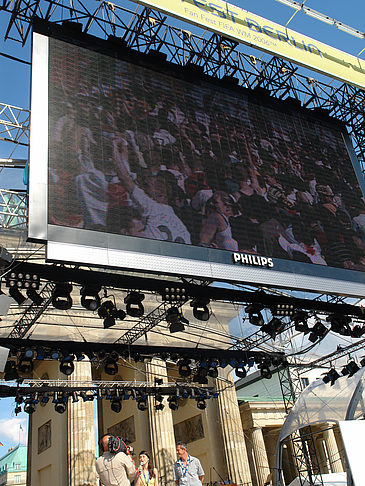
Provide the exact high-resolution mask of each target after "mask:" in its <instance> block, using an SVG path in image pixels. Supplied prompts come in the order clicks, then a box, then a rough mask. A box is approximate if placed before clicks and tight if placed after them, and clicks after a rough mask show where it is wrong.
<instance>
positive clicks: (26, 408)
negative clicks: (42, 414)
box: [24, 398, 35, 415]
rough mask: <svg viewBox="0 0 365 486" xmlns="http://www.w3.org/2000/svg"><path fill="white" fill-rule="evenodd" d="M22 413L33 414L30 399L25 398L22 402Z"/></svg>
mask: <svg viewBox="0 0 365 486" xmlns="http://www.w3.org/2000/svg"><path fill="white" fill-rule="evenodd" d="M24 412H25V413H27V414H29V415H31V414H32V413H34V412H35V404H34V403H33V400H32V399H31V398H27V399H26V400H25V402H24Z"/></svg>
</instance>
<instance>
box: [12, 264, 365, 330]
mask: <svg viewBox="0 0 365 486" xmlns="http://www.w3.org/2000/svg"><path fill="white" fill-rule="evenodd" d="M14 266H16V268H17V271H18V272H23V273H36V274H37V275H39V277H40V279H41V280H42V279H44V280H47V281H50V282H73V283H75V284H79V285H85V284H98V285H101V286H102V287H108V288H116V289H120V290H126V291H128V290H133V289H139V290H140V291H151V292H158V293H162V292H164V289H165V288H166V287H176V288H177V287H179V288H180V289H186V292H187V294H188V295H189V296H191V297H192V298H194V297H200V298H204V297H205V298H209V299H211V300H216V301H221V302H233V303H261V304H263V305H264V306H265V307H271V306H273V305H278V304H293V305H294V307H295V308H296V309H304V310H312V311H318V312H324V313H342V314H344V315H349V316H354V317H358V318H363V319H365V314H364V312H365V309H364V308H362V307H360V306H354V305H351V304H345V303H339V304H338V303H333V302H324V301H321V300H309V299H299V298H295V297H290V298H288V297H284V296H281V295H274V294H268V293H265V292H250V291H244V290H236V289H230V288H223V287H213V286H202V285H195V284H189V283H187V282H186V283H184V282H177V281H169V280H160V279H157V278H146V277H136V276H129V275H121V274H117V273H107V272H100V271H90V270H81V269H74V268H67V267H61V266H57V265H47V264H45V265H43V264H37V263H30V262H24V261H21V260H15V261H14ZM136 332H137V330H136ZM138 332H141V330H140V329H138ZM142 335H143V333H142Z"/></svg>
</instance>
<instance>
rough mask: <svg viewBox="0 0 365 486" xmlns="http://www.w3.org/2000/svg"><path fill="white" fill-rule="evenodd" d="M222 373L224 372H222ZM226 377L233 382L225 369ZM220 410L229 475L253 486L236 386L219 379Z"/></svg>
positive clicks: (224, 451) (233, 479)
mask: <svg viewBox="0 0 365 486" xmlns="http://www.w3.org/2000/svg"><path fill="white" fill-rule="evenodd" d="M221 373H222V372H221ZM223 373H224V375H225V378H226V379H228V380H230V381H231V382H232V384H233V378H232V373H231V371H228V372H227V371H226V370H223ZM216 384H217V390H218V391H219V392H220V393H219V396H218V411H219V417H220V426H221V430H222V437H223V447H222V450H223V453H224V456H225V462H226V465H227V475H228V476H229V478H230V479H231V480H232V481H233V482H234V483H236V484H242V485H244V486H251V485H252V479H251V473H250V465H249V462H248V456H247V449H246V442H245V436H244V433H243V429H242V422H241V416H240V411H239V408H238V401H237V395H236V390H235V387H234V386H229V384H228V383H227V382H225V381H223V380H219V379H217V382H216Z"/></svg>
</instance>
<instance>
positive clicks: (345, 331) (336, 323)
mask: <svg viewBox="0 0 365 486" xmlns="http://www.w3.org/2000/svg"><path fill="white" fill-rule="evenodd" d="M326 321H327V322H329V323H330V324H331V331H333V332H335V333H337V334H340V335H341V336H351V327H350V323H351V317H349V316H343V315H337V314H333V315H330V316H327V318H326Z"/></svg>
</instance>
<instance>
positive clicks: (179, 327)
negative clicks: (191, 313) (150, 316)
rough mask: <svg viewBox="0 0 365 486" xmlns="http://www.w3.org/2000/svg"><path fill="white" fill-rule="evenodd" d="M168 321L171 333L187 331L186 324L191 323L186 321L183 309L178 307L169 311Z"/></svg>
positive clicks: (167, 312)
mask: <svg viewBox="0 0 365 486" xmlns="http://www.w3.org/2000/svg"><path fill="white" fill-rule="evenodd" d="M166 321H167V323H168V324H169V330H170V333H174V332H180V331H185V326H184V324H186V325H188V324H189V321H188V320H187V319H185V317H184V316H183V315H182V312H181V309H179V308H178V307H170V309H167V311H166Z"/></svg>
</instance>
